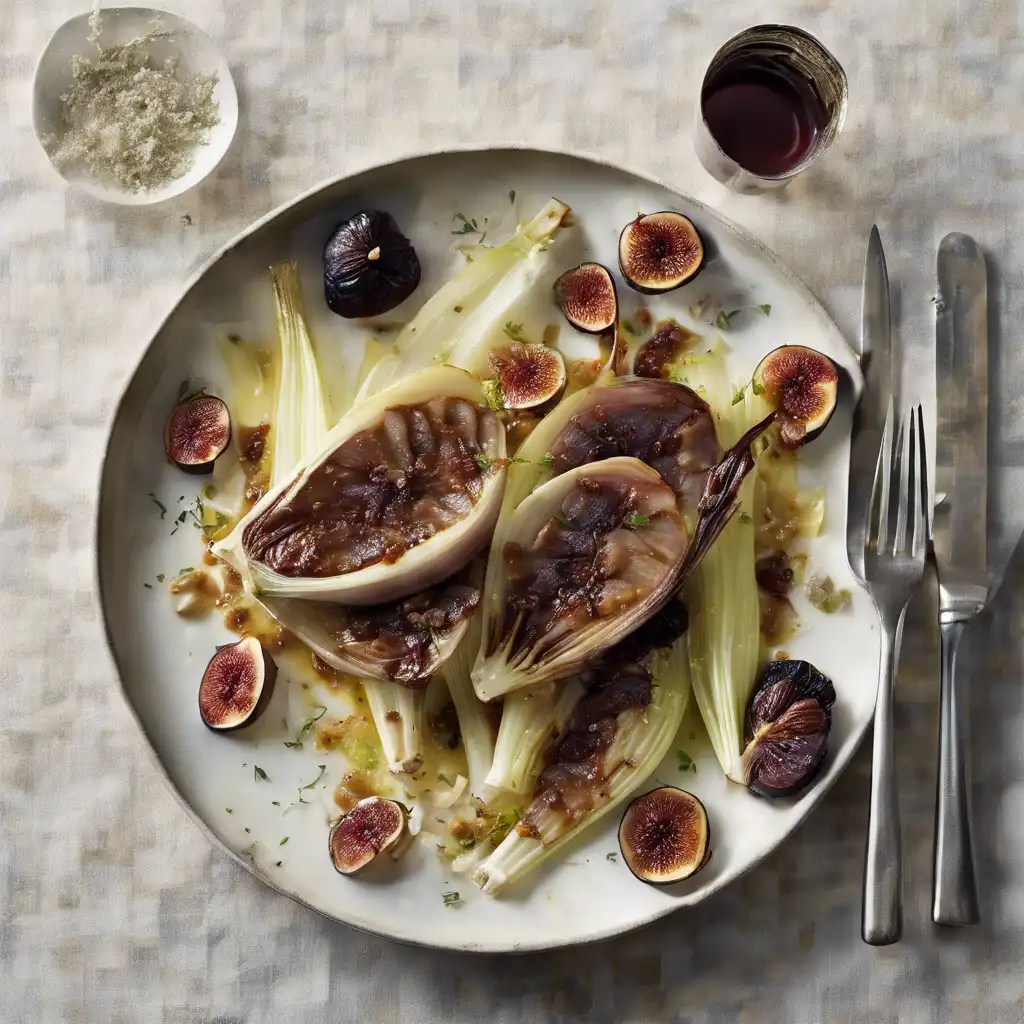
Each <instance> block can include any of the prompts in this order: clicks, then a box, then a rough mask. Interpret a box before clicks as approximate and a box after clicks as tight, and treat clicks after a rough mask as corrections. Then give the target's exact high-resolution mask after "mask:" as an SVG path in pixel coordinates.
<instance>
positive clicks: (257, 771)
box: [252, 764, 268, 782]
mask: <svg viewBox="0 0 1024 1024" xmlns="http://www.w3.org/2000/svg"><path fill="white" fill-rule="evenodd" d="M252 774H253V778H254V779H255V780H256V781H257V782H259V781H260V780H261V779H262V780H263V781H264V782H266V781H268V779H267V773H266V772H265V771H264V770H263V769H262V768H261V767H260V766H259V765H258V764H257V765H253V769H252Z"/></svg>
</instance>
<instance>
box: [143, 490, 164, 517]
mask: <svg viewBox="0 0 1024 1024" xmlns="http://www.w3.org/2000/svg"><path fill="white" fill-rule="evenodd" d="M147 497H148V498H149V500H150V501H151V502H153V504H154V505H156V507H157V508H158V509H160V518H161V519H165V518H166V517H167V506H166V505H165V504H164V503H163V502H162V501H161V500H160V499H159V498H158V497H157V496H156V495H155V494H154V493H153V492H152V491H150V492H149V494H148V495H147Z"/></svg>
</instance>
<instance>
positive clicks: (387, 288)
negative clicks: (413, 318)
mask: <svg viewBox="0 0 1024 1024" xmlns="http://www.w3.org/2000/svg"><path fill="white" fill-rule="evenodd" d="M419 283H420V261H419V258H418V257H417V255H416V250H415V249H414V248H413V246H412V242H410V241H409V239H408V238H406V237H405V235H403V234H402V232H401V230H400V229H399V227H398V224H397V223H396V222H395V218H394V217H392V216H391V214H390V213H387V212H386V211H384V210H363V211H362V212H361V213H357V214H356V215H355V216H354V217H351V218H350V219H349V220H347V221H345V222H344V223H343V224H339V225H338V227H337V228H335V230H334V232H333V233H332V235H331V237H330V238H329V239H328V240H327V245H326V246H325V247H324V295H325V296H326V298H327V305H328V306H330V308H331V309H332V310H333V311H334V312H335V313H337V314H338V316H343V317H345V318H347V319H357V318H360V317H369V316H379V315H380V314H381V313H387V312H389V311H390V310H392V309H394V308H395V306H397V305H398V304H399V303H400V302H403V301H405V299H407V298H408V297H409V296H410V295H412V293H413V292H414V291H415V290H416V288H417V286H418V285H419Z"/></svg>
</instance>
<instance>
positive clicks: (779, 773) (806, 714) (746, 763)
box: [741, 661, 836, 797]
mask: <svg viewBox="0 0 1024 1024" xmlns="http://www.w3.org/2000/svg"><path fill="white" fill-rule="evenodd" d="M835 702H836V691H835V687H833V685H832V681H831V680H830V679H829V678H828V677H827V676H824V675H822V673H821V672H819V671H818V670H817V669H816V668H815V667H814V666H813V665H812V664H810V662H807V661H771V662H769V663H768V664H767V665H765V667H764V669H763V671H762V673H761V681H760V683H759V685H758V688H757V690H756V691H755V693H754V696H753V697H752V698H751V700H750V706H749V707H748V708H747V720H746V730H745V734H746V735H745V739H746V747H745V749H744V751H743V757H742V762H741V763H742V765H743V774H744V778H745V779H746V782H747V785H748V786H749V787H750V789H751V790H752V791H753V792H754V793H757V794H758V795H759V796H766V797H779V796H789V795H791V794H793V793H797V792H799V791H800V790H801V789H803V788H804V787H805V786H807V785H808V784H809V783H810V782H811V781H812V780H813V779H814V777H815V776H816V775H817V773H818V771H819V769H820V768H821V765H822V763H823V762H824V760H825V754H826V752H827V744H828V736H829V731H830V730H831V728H832V706H833V705H834V704H835Z"/></svg>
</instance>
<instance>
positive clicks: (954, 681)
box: [932, 232, 991, 925]
mask: <svg viewBox="0 0 1024 1024" xmlns="http://www.w3.org/2000/svg"><path fill="white" fill-rule="evenodd" d="M937 273H938V285H939V305H938V314H937V318H936V325H935V328H936V329H935V335H936V354H935V366H936V401H937V412H938V416H937V420H938V437H937V445H936V459H935V489H936V494H937V496H938V501H937V504H936V506H935V511H934V518H933V547H934V551H935V562H936V567H937V569H938V577H939V629H940V632H941V634H942V663H941V673H942V678H941V686H940V697H939V765H938V772H937V783H936V818H935V843H934V853H933V879H932V920H933V921H935V922H936V923H937V924H946V925H965V924H974V923H975V922H977V921H978V919H979V911H978V893H977V883H976V879H975V869H974V843H973V835H972V829H971V807H970V784H969V778H968V776H969V767H968V762H969V751H968V744H967V725H966V714H967V704H968V700H967V692H966V690H965V680H964V673H963V671H962V669H961V667H960V666H959V665H958V663H957V650H958V647H959V643H960V638H961V636H962V635H963V631H964V627H965V626H966V624H967V623H968V622H969V621H970V619H971V618H973V616H974V615H976V614H977V613H978V612H979V611H981V609H982V608H984V606H985V602H986V600H987V598H988V592H989V586H990V584H991V575H990V573H989V568H988V558H987V540H988V535H987V525H986V512H987V501H988V286H987V280H986V270H985V258H984V256H983V255H982V252H981V249H980V248H979V247H978V244H977V243H976V242H975V241H974V239H973V238H971V237H970V236H969V235H965V234H961V233H959V232H954V233H952V234H949V235H946V237H945V238H943V239H942V242H941V243H940V244H939V254H938V260H937Z"/></svg>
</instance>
